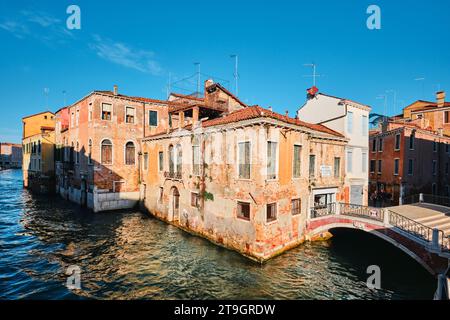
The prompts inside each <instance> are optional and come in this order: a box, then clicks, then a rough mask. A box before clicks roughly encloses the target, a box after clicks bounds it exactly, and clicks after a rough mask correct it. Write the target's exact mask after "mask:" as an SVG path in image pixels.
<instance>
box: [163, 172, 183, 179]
mask: <svg viewBox="0 0 450 320" xmlns="http://www.w3.org/2000/svg"><path fill="white" fill-rule="evenodd" d="M164 178H166V179H171V180H181V179H182V174H181V172H170V171H164Z"/></svg>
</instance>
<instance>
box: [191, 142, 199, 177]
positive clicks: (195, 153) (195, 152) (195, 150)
mask: <svg viewBox="0 0 450 320" xmlns="http://www.w3.org/2000/svg"><path fill="white" fill-rule="evenodd" d="M192 173H193V174H194V175H196V176H198V175H200V146H198V145H196V146H192Z"/></svg>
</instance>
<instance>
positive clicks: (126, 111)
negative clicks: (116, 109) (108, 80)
mask: <svg viewBox="0 0 450 320" xmlns="http://www.w3.org/2000/svg"><path fill="white" fill-rule="evenodd" d="M129 109H132V110H133V122H128V110H129ZM125 123H126V124H136V108H135V107H132V106H127V105H126V106H125Z"/></svg>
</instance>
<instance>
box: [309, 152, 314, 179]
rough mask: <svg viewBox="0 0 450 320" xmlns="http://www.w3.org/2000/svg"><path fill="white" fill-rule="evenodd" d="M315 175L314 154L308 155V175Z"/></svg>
mask: <svg viewBox="0 0 450 320" xmlns="http://www.w3.org/2000/svg"><path fill="white" fill-rule="evenodd" d="M315 175H316V156H315V155H313V154H311V155H309V177H314V176H315Z"/></svg>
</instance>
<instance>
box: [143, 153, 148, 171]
mask: <svg viewBox="0 0 450 320" xmlns="http://www.w3.org/2000/svg"><path fill="white" fill-rule="evenodd" d="M147 169H148V153H147V152H145V153H144V170H147Z"/></svg>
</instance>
